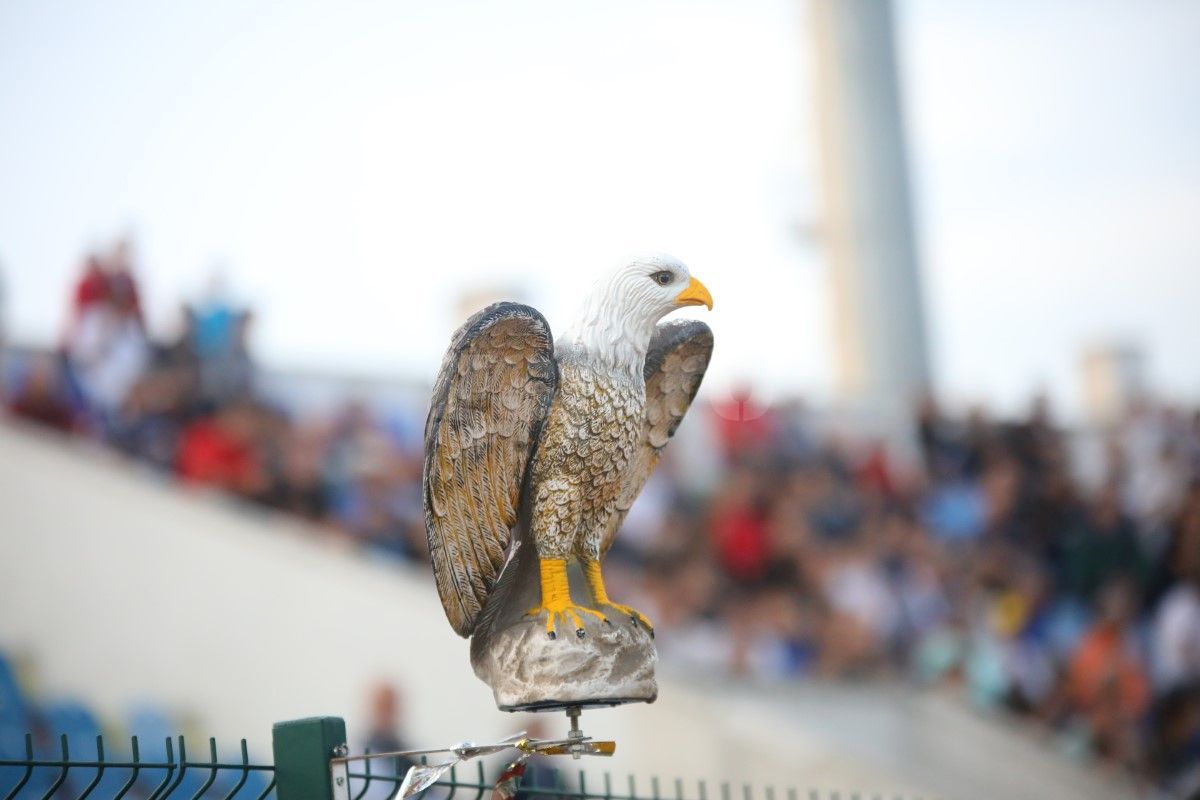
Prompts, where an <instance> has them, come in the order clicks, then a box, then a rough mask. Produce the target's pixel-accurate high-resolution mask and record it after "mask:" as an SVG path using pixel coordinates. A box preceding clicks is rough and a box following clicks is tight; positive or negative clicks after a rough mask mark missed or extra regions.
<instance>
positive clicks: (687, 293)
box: [675, 278, 712, 311]
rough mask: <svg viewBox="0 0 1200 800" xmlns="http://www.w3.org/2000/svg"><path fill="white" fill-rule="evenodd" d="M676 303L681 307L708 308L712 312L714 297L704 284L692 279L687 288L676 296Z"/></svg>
mask: <svg viewBox="0 0 1200 800" xmlns="http://www.w3.org/2000/svg"><path fill="white" fill-rule="evenodd" d="M675 302H676V303H678V304H679V305H681V306H708V310H709V311H712V295H711V294H709V293H708V289H707V288H706V287H705V285H704V284H703V283H701V282H700V281H698V280H696V279H695V278H692V279H691V281H689V282H688V285H687V288H686V289H684V290H683V291H682V292H680V293H679V294H678V295H676V296H675Z"/></svg>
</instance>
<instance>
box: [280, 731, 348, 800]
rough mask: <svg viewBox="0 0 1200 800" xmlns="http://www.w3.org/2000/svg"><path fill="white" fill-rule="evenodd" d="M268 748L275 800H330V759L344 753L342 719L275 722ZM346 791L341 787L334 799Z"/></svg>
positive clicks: (344, 741) (332, 777) (332, 779)
mask: <svg viewBox="0 0 1200 800" xmlns="http://www.w3.org/2000/svg"><path fill="white" fill-rule="evenodd" d="M271 747H272V749H273V750H274V751H275V796H276V797H277V798H278V800H333V798H334V797H335V793H334V789H335V787H334V784H333V781H334V776H333V772H332V771H331V769H330V766H329V759H331V758H333V757H334V756H335V755H345V753H346V750H345V747H346V721H345V720H344V719H342V718H341V717H309V718H308V719H296V720H291V721H289V722H276V723H275V725H274V727H273V728H272V729H271ZM343 772H344V771H343ZM343 780H345V779H344V778H343ZM348 790H349V787H348V786H347V787H344V788H343V790H342V791H341V792H339V793H338V794H337V795H336V796H337V797H338V800H341V798H342V797H345V796H346V793H347V792H348Z"/></svg>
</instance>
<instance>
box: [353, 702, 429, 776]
mask: <svg viewBox="0 0 1200 800" xmlns="http://www.w3.org/2000/svg"><path fill="white" fill-rule="evenodd" d="M403 712H404V708H403V698H402V697H401V695H400V691H399V690H398V689H397V688H396V687H395V686H393V685H392V684H390V683H380V684H379V685H378V686H376V687H375V688H374V689H372V690H371V695H370V716H369V719H368V725H369V727H368V730H367V738H366V743H365V750H366V752H370V753H395V752H397V751H400V750H408V749H410V747H411V745H409V744H408V742H407V741H406V740H405V738H404V736H403V733H402V732H403V719H404V713H403ZM416 763H417V762H416V761H414V760H413V759H412V758H411V757H409V756H392V757H390V758H379V759H373V760H372V761H371V773H372V774H375V775H400V776H402V775H404V774H405V773H407V772H408V769H409V767H411V766H413V765H414V764H416ZM366 788H367V792H366V794H365V795H363V796H364V797H369V798H375V797H391V796H392V795H393V794H394V793H395V789H396V786H395V785H393V784H388V783H381V784H375V785H374V786H371V787H366ZM355 796H356V797H357V796H359V795H358V794H357V793H356V794H355Z"/></svg>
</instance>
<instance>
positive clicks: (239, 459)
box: [176, 420, 258, 491]
mask: <svg viewBox="0 0 1200 800" xmlns="http://www.w3.org/2000/svg"><path fill="white" fill-rule="evenodd" d="M176 469H177V471H178V472H179V476H180V477H181V478H183V479H184V480H185V481H188V482H190V483H206V484H210V485H213V486H220V487H222V488H225V489H232V490H235V491H236V490H239V489H241V488H243V487H245V486H246V485H247V484H249V483H250V482H251V481H252V480H253V477H254V475H255V474H256V473H257V469H258V462H257V455H256V453H255V451H254V448H253V447H251V446H250V444H249V443H247V442H246V441H244V440H242V439H240V438H239V437H236V436H234V435H232V434H231V433H230V432H229V431H228V430H227V429H226V428H225V427H223V426H222V425H220V424H219V423H217V422H216V421H214V420H200V421H199V422H194V423H192V424H191V425H189V426H188V427H187V429H185V430H184V432H183V435H182V437H181V438H180V442H179V453H178V456H177V457H176Z"/></svg>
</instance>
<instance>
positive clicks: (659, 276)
mask: <svg viewBox="0 0 1200 800" xmlns="http://www.w3.org/2000/svg"><path fill="white" fill-rule="evenodd" d="M674 277H675V276H674V275H672V274H671V273H670V272H668V271H667V270H665V269H664V270H663V271H662V272H656V273H654V274H653V275H651V276H650V279H651V280H652V281H654V282H655V283H657V284H658V285H659V286H668V285H670V283H671V279H672V278H674Z"/></svg>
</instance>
